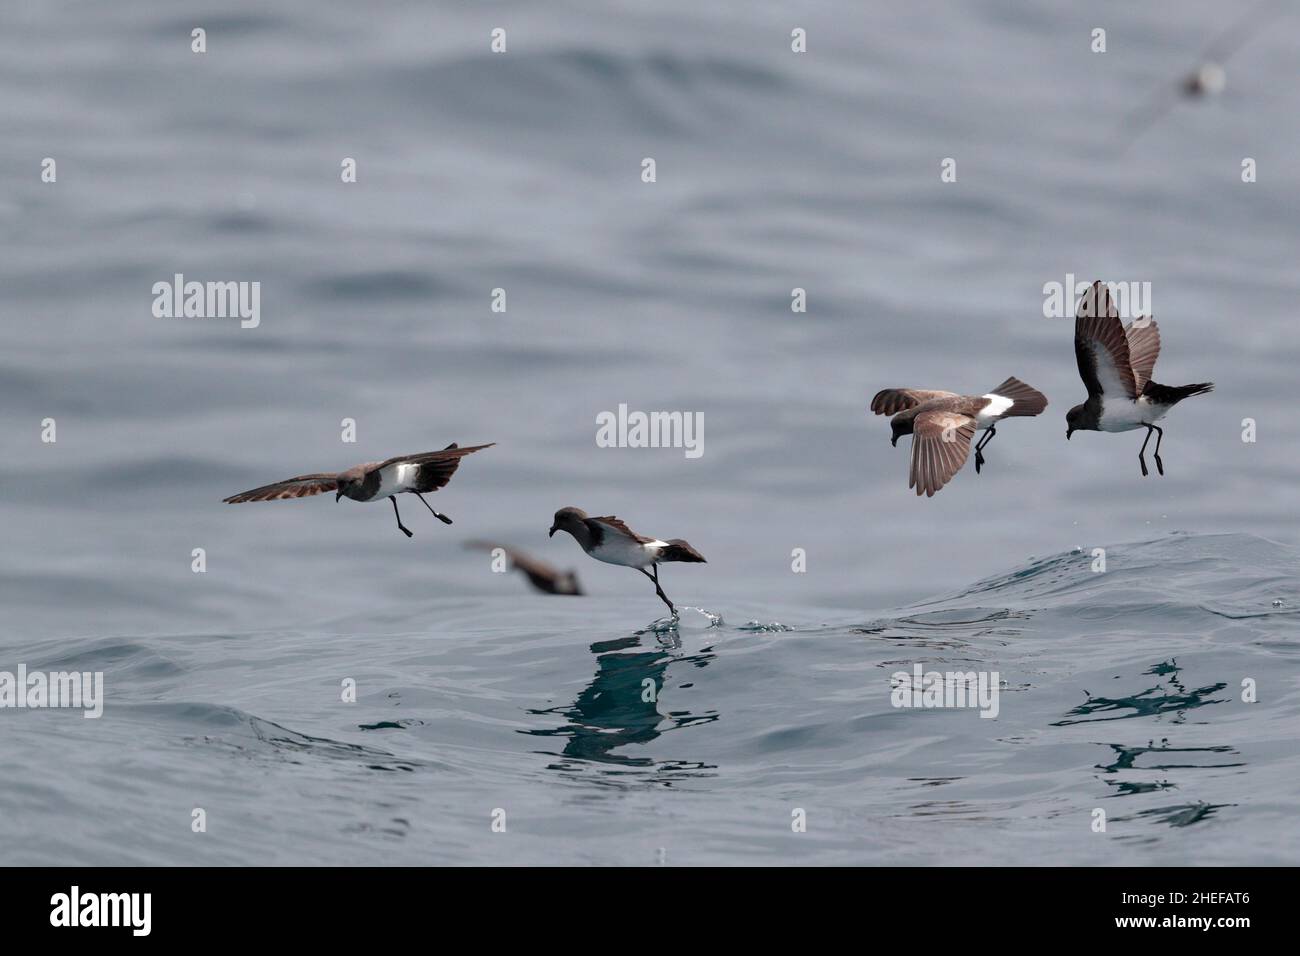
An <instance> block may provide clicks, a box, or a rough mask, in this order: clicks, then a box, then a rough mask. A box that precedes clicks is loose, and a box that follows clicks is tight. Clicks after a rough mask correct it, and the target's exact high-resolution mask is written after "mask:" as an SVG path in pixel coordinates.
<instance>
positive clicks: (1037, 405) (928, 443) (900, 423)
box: [871, 378, 1047, 498]
mask: <svg viewBox="0 0 1300 956" xmlns="http://www.w3.org/2000/svg"><path fill="white" fill-rule="evenodd" d="M1046 407H1047V398H1046V397H1045V396H1044V395H1043V393H1042V392H1040V391H1038V390H1037V389H1035V388H1031V387H1030V386H1028V385H1026V384H1025V383H1024V382H1022V381H1020V380H1019V379H1017V378H1009V379H1007V380H1006V381H1005V382H1003V383H1002V384H1001V385H999V386H998V387H997V388H995V389H993V391H991V392H989V393H988V394H987V395H958V394H956V393H955V392H941V391H936V390H934V389H926V388H886V389H882V390H880V391H879V392H877V393H876V397H875V398H873V399H872V400H871V410H872V411H873V412H875V413H876V414H877V415H893V416H894V417H893V418H891V419H890V420H889V425H890V427H891V428H892V429H893V437H892V438H890V440H889V443H890V444H891V445H897V444H898V439H899V438H900V437H901V436H903V435H911V436H912V468H911V474H910V476H909V477H908V481H907V487H909V488H915V489H916V493H917V495H922V494H923V495H925V496H926V497H927V498H928V497H932V496H933V495H934V493H935V492H936V491H938V490H939V489H940V488H942V487H943V486H944V485H946V484H947V483H948V482H949V481H951V480H952V476H953V475H955V474H957V472H958V471H959V470H960V469H961V466H962V465H964V464H966V457H967V456H968V455H969V454H970V440H971V438H972V437H973V436H974V434H975V432H976V431H977V430H979V429H984V436H983V437H982V438H981V439H980V440H979V443H978V444H977V445H976V446H975V473H976V474H978V473H979V470H980V468H982V467H983V466H984V446H985V445H987V444H988V443H989V442H990V441H992V440H993V436H994V435H996V434H997V423H998V422H999V421H1001V420H1002V419H1004V418H1016V417H1022V418H1031V417H1033V416H1034V415H1039V414H1041V413H1042V411H1043V409H1044V408H1046Z"/></svg>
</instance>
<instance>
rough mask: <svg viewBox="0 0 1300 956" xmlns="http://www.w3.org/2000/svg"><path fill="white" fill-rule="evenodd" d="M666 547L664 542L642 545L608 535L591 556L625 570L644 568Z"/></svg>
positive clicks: (619, 536) (614, 535) (617, 536)
mask: <svg viewBox="0 0 1300 956" xmlns="http://www.w3.org/2000/svg"><path fill="white" fill-rule="evenodd" d="M663 547H665V545H664V542H662V541H651V542H647V543H646V544H641V543H640V542H639V541H634V540H632V539H631V538H625V537H624V536H623V535H616V534H607V535H606V536H605V540H604V541H602V542H601V543H600V545H599V546H598V547H596V548H593V549H592V552H591V556H592V557H593V558H595V559H596V560H597V561H604V562H605V563H606V564H619V565H622V566H623V567H625V568H644V567H648V566H649V565H650V564H651V563H653V561H654V556H655V555H656V554H657V553H658V552H659V550H660V549H661V548H663Z"/></svg>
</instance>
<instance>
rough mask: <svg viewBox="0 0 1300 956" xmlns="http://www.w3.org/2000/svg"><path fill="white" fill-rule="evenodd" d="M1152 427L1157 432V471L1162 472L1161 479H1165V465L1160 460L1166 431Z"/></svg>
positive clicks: (1156, 426) (1158, 427) (1157, 426)
mask: <svg viewBox="0 0 1300 956" xmlns="http://www.w3.org/2000/svg"><path fill="white" fill-rule="evenodd" d="M1151 427H1152V428H1154V429H1155V430H1156V452H1155V455H1156V471H1158V472H1160V477H1162V478H1163V477H1164V474H1165V463H1164V462H1163V461H1161V460H1160V443H1161V442H1162V441H1164V438H1165V430H1164V429H1163V428H1161V427H1160V426H1159V425H1152V426H1151Z"/></svg>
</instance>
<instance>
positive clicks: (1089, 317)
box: [1065, 282, 1214, 478]
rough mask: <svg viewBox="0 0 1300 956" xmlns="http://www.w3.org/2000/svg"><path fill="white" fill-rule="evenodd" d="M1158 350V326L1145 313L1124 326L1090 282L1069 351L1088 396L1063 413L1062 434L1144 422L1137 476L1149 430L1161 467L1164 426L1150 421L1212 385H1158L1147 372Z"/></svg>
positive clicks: (1143, 463)
mask: <svg viewBox="0 0 1300 956" xmlns="http://www.w3.org/2000/svg"><path fill="white" fill-rule="evenodd" d="M1159 354H1160V330H1159V329H1158V328H1156V321H1155V319H1153V318H1151V317H1150V316H1146V317H1143V318H1141V319H1138V320H1136V321H1134V322H1133V323H1132V324H1130V325H1127V326H1124V325H1121V324H1120V321H1119V312H1118V310H1116V308H1115V305H1114V303H1113V302H1111V299H1110V291H1109V290H1108V289H1107V288H1106V286H1105V285H1104V284H1102V283H1101V282H1094V283H1093V284H1092V286H1091V287H1090V288H1089V289H1088V291H1087V292H1085V293H1084V294H1083V298H1081V299H1080V300H1079V312H1078V316H1077V317H1076V318H1075V320H1074V355H1075V358H1076V359H1078V362H1079V377H1080V378H1082V379H1083V384H1084V385H1086V386H1087V388H1088V400H1087V401H1086V402H1084V403H1083V404H1082V405H1075V406H1074V407H1073V408H1072V409H1070V410H1069V411H1068V412H1066V413H1065V437H1066V438H1067V439H1069V437H1070V436H1071V435H1073V434H1074V433H1075V432H1077V431H1094V432H1127V431H1132V430H1133V429H1135V428H1145V429H1146V430H1147V437H1146V439H1145V440H1144V441H1143V442H1142V449H1141V450H1140V451H1139V452H1138V463H1139V464H1140V465H1141V466H1142V476H1143V477H1144V478H1145V477H1146V475H1147V462H1146V459H1145V458H1144V457H1143V454H1144V453H1145V452H1146V450H1147V442H1149V441H1150V440H1151V433H1152V432H1153V431H1154V432H1155V433H1156V451H1155V459H1156V470H1157V471H1159V472H1160V474H1162V475H1163V474H1164V473H1165V466H1164V462H1162V461H1161V460H1160V442H1161V441H1162V440H1163V439H1164V437H1165V433H1164V430H1163V429H1162V428H1160V427H1158V426H1157V425H1156V424H1155V423H1156V422H1157V421H1159V420H1160V419H1162V418H1164V417H1165V415H1166V413H1168V411H1169V409H1171V408H1173V407H1174V406H1175V405H1177V404H1178V403H1179V402H1181V401H1182V400H1183V399H1184V398H1189V397H1191V396H1192V395H1203V394H1205V393H1206V392H1210V391H1213V390H1214V383H1213V382H1199V383H1197V384H1195V385H1176V386H1170V385H1159V384H1157V383H1156V382H1153V381H1151V372H1152V370H1153V369H1154V368H1155V365H1156V356H1158V355H1159Z"/></svg>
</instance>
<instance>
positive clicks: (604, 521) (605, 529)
mask: <svg viewBox="0 0 1300 956" xmlns="http://www.w3.org/2000/svg"><path fill="white" fill-rule="evenodd" d="M593 525H594V527H593ZM587 527H588V528H592V542H591V543H592V544H593V545H597V544H600V542H601V541H603V540H605V538H604V536H605V534H606V533H611V532H612V533H613V534H621V535H624V536H625V537H628V538H631V539H632V540H633V541H636V542H638V543H640V544H645V543H646V542H647V541H654V540H655V539H654V538H647V537H646V536H645V535H643V534H637V533H636V532H635V531H633V530H632V529H631V528H629V527H628V526H627V525H625V524H624V523H623V522H622V521H620V520H619V519H618V518H615V517H614V516H613V515H604V516H602V517H599V518H588V519H587Z"/></svg>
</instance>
